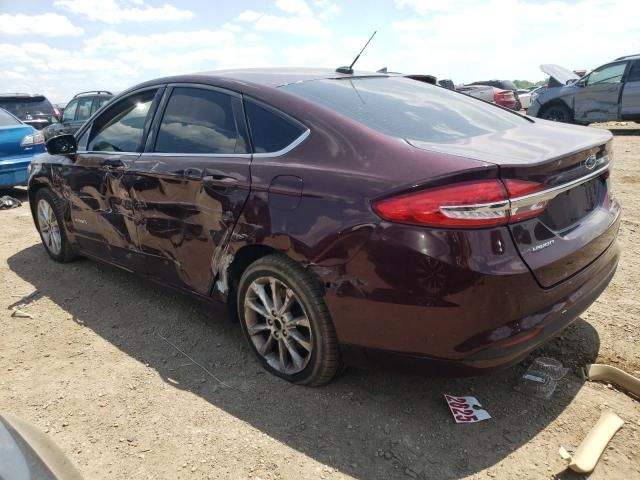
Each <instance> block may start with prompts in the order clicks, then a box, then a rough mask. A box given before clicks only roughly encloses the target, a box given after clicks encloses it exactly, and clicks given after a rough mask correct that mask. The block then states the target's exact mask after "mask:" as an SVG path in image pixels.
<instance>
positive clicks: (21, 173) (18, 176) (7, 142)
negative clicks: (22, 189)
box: [0, 108, 45, 188]
mask: <svg viewBox="0 0 640 480" xmlns="http://www.w3.org/2000/svg"><path fill="white" fill-rule="evenodd" d="M44 151H45V149H44V137H43V136H42V133H40V132H38V131H37V130H36V129H35V128H33V127H32V126H31V125H27V124H25V123H23V122H21V121H20V120H19V119H18V118H17V117H15V116H13V115H11V114H10V113H9V112H7V111H6V110H3V109H2V108H0V188H8V187H14V186H16V185H26V184H27V179H28V177H29V172H28V170H29V164H30V163H31V160H32V159H33V156H34V155H36V154H39V153H43V152H44Z"/></svg>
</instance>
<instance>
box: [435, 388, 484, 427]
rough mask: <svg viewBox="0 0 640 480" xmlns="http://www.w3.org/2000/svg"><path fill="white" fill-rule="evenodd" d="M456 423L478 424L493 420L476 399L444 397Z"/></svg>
mask: <svg viewBox="0 0 640 480" xmlns="http://www.w3.org/2000/svg"><path fill="white" fill-rule="evenodd" d="M444 398H445V400H446V401H447V405H449V409H450V410H451V414H452V415H453V418H454V420H455V421H456V423H476V422H481V421H482V420H488V419H490V418H491V415H489V412H487V411H486V410H484V409H483V408H482V405H480V402H479V401H478V399H477V398H476V397H468V396H467V397H459V396H454V395H446V394H445V396H444Z"/></svg>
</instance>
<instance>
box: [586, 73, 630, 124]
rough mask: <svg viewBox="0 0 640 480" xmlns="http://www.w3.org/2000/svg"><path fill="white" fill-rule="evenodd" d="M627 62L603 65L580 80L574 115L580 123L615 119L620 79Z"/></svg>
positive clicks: (617, 113) (619, 92)
mask: <svg viewBox="0 0 640 480" xmlns="http://www.w3.org/2000/svg"><path fill="white" fill-rule="evenodd" d="M626 67H627V62H617V63H612V64H609V65H604V66H602V67H600V68H598V69H596V70H594V71H593V72H591V73H590V74H589V76H588V77H587V78H586V79H584V80H582V81H580V82H579V83H578V85H581V87H580V88H578V90H577V92H576V95H575V107H574V117H575V120H576V121H578V122H581V123H591V122H609V121H613V120H617V119H618V118H619V113H620V97H621V93H622V85H623V84H622V81H623V78H624V73H625V70H626Z"/></svg>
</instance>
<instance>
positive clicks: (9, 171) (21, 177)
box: [0, 152, 41, 188]
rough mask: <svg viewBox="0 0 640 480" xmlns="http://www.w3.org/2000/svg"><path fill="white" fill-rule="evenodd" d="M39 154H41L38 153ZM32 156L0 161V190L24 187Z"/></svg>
mask: <svg viewBox="0 0 640 480" xmlns="http://www.w3.org/2000/svg"><path fill="white" fill-rule="evenodd" d="M38 153H41V152H38ZM33 157H34V154H30V155H26V156H20V157H11V158H2V159H0V188H8V187H14V186H16V185H26V184H27V181H28V179H29V164H30V163H31V160H32V159H33Z"/></svg>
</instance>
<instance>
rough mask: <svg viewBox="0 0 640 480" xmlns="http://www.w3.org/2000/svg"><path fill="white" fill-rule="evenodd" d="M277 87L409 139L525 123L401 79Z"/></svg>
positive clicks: (457, 136)
mask: <svg viewBox="0 0 640 480" xmlns="http://www.w3.org/2000/svg"><path fill="white" fill-rule="evenodd" d="M280 88H282V89H283V90H286V91H288V92H290V93H294V94H296V95H299V96H301V97H304V98H306V99H308V100H310V101H312V102H315V103H318V104H320V105H322V106H325V107H327V108H329V109H331V110H333V111H335V112H338V113H340V114H342V115H345V116H347V117H349V118H351V119H353V120H355V121H357V122H360V123H361V124H363V125H366V126H367V127H369V128H372V129H374V130H377V131H379V132H382V133H385V134H387V135H390V136H393V137H399V138H403V139H407V140H417V141H424V142H432V143H448V142H455V141H458V140H464V139H467V138H469V137H474V136H478V135H485V134H489V133H493V132H499V131H504V130H508V129H510V128H515V127H520V126H523V125H525V124H528V123H529V121H528V120H526V119H524V118H522V117H521V116H520V115H518V114H516V113H510V112H507V111H504V110H502V109H501V108H497V107H495V106H493V105H490V104H487V103H484V102H478V101H477V100H476V99H474V98H471V97H469V96H467V95H464V94H461V93H457V92H452V91H451V90H447V89H445V88H440V87H437V86H435V85H429V84H427V83H424V82H416V81H415V80H411V79H407V78H401V77H360V78H358V77H355V78H348V79H347V78H345V79H325V80H313V81H310V82H300V83H292V84H289V85H285V86H282V87H280Z"/></svg>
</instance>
